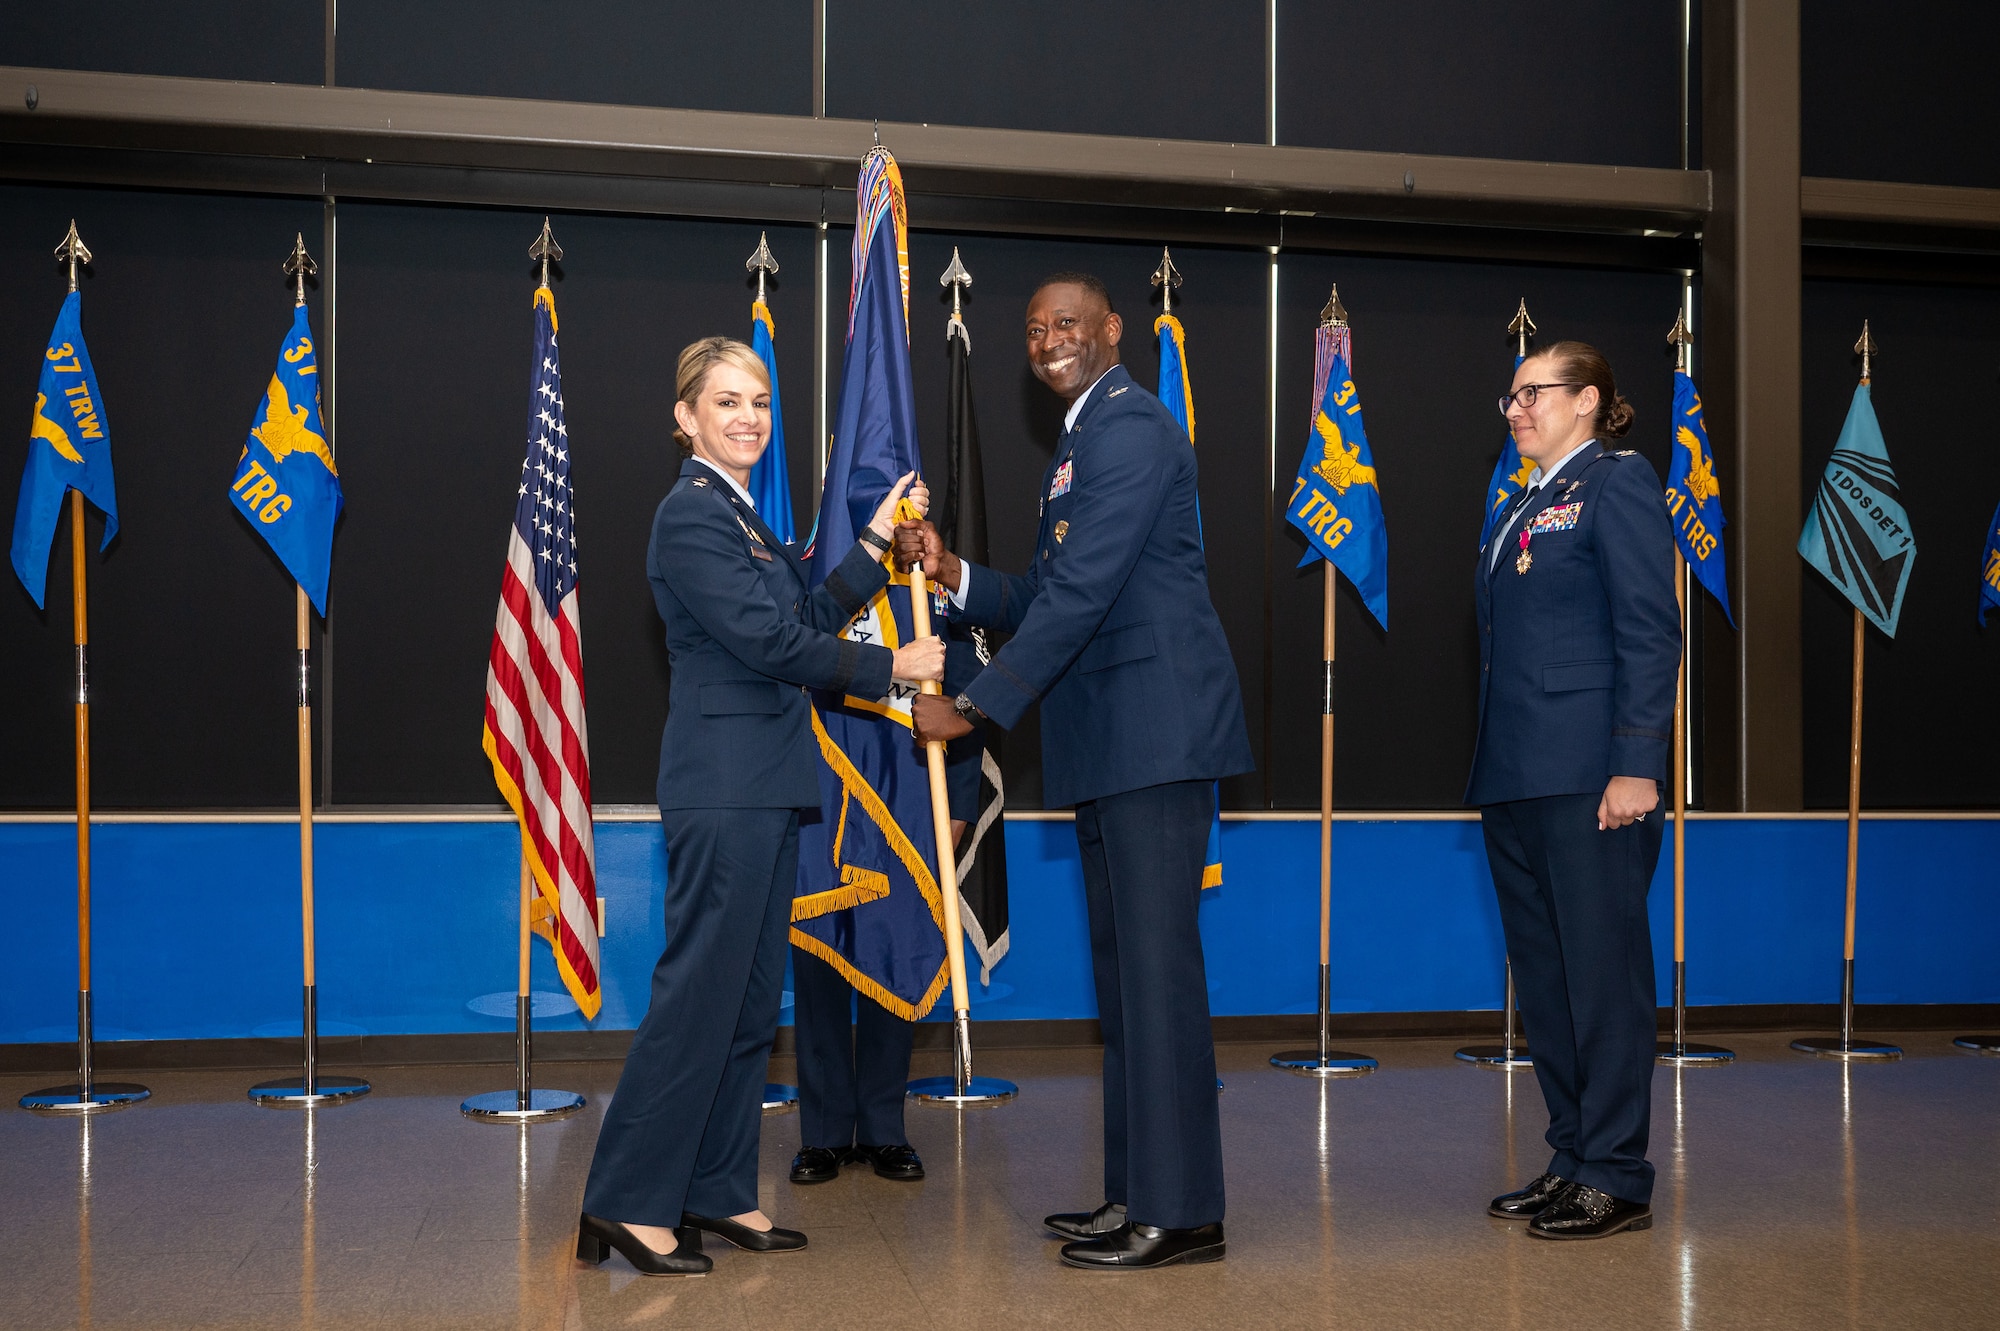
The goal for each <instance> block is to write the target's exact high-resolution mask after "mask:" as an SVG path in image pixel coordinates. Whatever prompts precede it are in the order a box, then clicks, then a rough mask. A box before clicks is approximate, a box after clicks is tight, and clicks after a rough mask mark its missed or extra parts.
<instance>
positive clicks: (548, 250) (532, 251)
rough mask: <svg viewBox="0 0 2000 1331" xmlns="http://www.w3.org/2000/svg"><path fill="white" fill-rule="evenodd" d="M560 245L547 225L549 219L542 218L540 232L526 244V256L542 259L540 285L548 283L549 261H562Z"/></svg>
mask: <svg viewBox="0 0 2000 1331" xmlns="http://www.w3.org/2000/svg"><path fill="white" fill-rule="evenodd" d="M562 256H563V255H562V246H560V245H558V244H556V233H555V232H554V231H553V230H552V229H550V227H549V219H548V218H546V217H544V218H543V219H542V234H541V235H539V236H536V237H535V243H534V244H532V245H530V246H528V257H529V258H530V259H540V260H541V261H542V283H541V284H542V285H543V286H547V285H548V284H549V262H550V260H554V261H555V262H557V263H561V262H562Z"/></svg>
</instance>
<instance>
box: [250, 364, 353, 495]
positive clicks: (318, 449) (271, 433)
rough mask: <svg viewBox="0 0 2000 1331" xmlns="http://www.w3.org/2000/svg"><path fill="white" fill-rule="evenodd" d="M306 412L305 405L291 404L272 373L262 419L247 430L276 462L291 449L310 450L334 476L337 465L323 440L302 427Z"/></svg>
mask: <svg viewBox="0 0 2000 1331" xmlns="http://www.w3.org/2000/svg"><path fill="white" fill-rule="evenodd" d="M310 414H311V413H310V412H308V411H307V409H306V408H304V407H295V406H293V405H292V399H291V396H290V395H289V394H288V393H286V392H285V384H284V381H283V380H281V379H280V378H278V376H277V375H275V374H274V375H272V376H271V391H270V393H269V394H268V396H267V397H266V399H265V406H264V423H263V424H262V425H259V426H258V427H257V428H256V429H254V430H252V431H251V432H250V433H252V434H254V435H256V436H257V438H258V439H259V440H261V441H262V442H263V445H264V447H266V448H268V449H270V450H271V456H272V457H273V458H276V459H277V460H278V461H279V462H283V461H284V460H285V459H286V458H288V457H290V456H291V455H292V454H293V453H310V454H312V455H313V456H314V457H316V458H318V459H319V460H320V461H321V462H323V463H325V464H326V469H327V470H328V471H330V472H332V473H333V474H334V475H335V476H338V475H340V469H339V468H337V467H335V466H334V465H333V454H332V453H330V452H329V451H327V447H326V440H324V439H322V438H320V437H319V436H318V435H317V434H314V433H313V432H312V431H311V430H309V429H307V428H306V419H307V417H308V416H309V415H310Z"/></svg>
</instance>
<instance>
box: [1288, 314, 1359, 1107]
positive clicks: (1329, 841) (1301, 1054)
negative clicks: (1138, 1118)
mask: <svg viewBox="0 0 2000 1331" xmlns="http://www.w3.org/2000/svg"><path fill="white" fill-rule="evenodd" d="M1319 323H1320V327H1321V328H1323V329H1331V328H1346V327H1347V311H1346V310H1345V309H1344V308H1342V307H1341V304H1340V292H1339V290H1338V289H1335V290H1334V292H1333V293H1332V294H1331V295H1330V296H1328V297H1327V302H1326V308H1325V309H1323V310H1321V311H1320V312H1319ZM1314 387H1315V388H1316V389H1318V388H1323V385H1318V384H1316V385H1314ZM1319 402H1320V396H1319V393H1317V392H1315V393H1314V395H1313V410H1314V411H1315V412H1317V411H1318V410H1319ZM1320 571H1321V574H1322V576H1323V578H1324V581H1323V582H1322V583H1321V589H1320V658H1321V660H1320V665H1321V676H1320V686H1321V687H1320V706H1319V1041H1318V1043H1317V1045H1316V1046H1315V1047H1314V1048H1311V1049H1287V1050H1285V1051H1284V1052H1282V1053H1277V1054H1273V1055H1271V1066H1272V1067H1277V1068H1284V1069H1285V1070H1286V1071H1288V1072H1295V1073H1297V1074H1298V1075H1299V1076H1301V1077H1358V1076H1362V1075H1364V1074H1366V1073H1370V1072H1373V1071H1374V1070H1375V1069H1376V1068H1377V1067H1378V1066H1379V1065H1378V1064H1377V1063H1376V1061H1375V1060H1374V1059H1372V1058H1370V1057H1368V1055H1366V1054H1351V1053H1347V1052H1344V1051H1342V1050H1338V1049H1329V1048H1328V1047H1327V1023H1328V1017H1327V1009H1328V1007H1329V1005H1330V1004H1331V1003H1332V1000H1333V967H1332V962H1333V605H1334V602H1333V561H1332V560H1330V559H1322V560H1320Z"/></svg>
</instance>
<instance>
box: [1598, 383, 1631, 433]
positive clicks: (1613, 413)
mask: <svg viewBox="0 0 2000 1331" xmlns="http://www.w3.org/2000/svg"><path fill="white" fill-rule="evenodd" d="M1636 415H1638V413H1637V412H1635V411H1633V410H1632V404H1631V403H1630V402H1627V401H1626V400H1625V399H1624V398H1623V397H1622V396H1620V395H1618V394H1616V393H1614V394H1612V396H1611V405H1610V406H1609V407H1607V408H1605V410H1604V433H1606V434H1608V435H1610V436H1611V437H1612V438H1613V439H1623V438H1624V437H1625V432H1626V431H1627V430H1629V429H1631V428H1632V418H1633V417H1634V416H1636Z"/></svg>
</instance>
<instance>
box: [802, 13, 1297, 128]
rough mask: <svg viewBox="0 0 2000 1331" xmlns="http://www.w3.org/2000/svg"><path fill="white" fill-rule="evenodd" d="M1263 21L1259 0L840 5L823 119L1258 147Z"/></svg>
mask: <svg viewBox="0 0 2000 1331" xmlns="http://www.w3.org/2000/svg"><path fill="white" fill-rule="evenodd" d="M1264 24H1265V17H1264V5H1263V4H1262V3H1260V0H1207V2H1206V3H1203V0H1157V2H1156V3H1151V4H1142V3H1137V0H1023V2H1022V3H1017V4H1011V5H990V4H989V5H965V4H958V5H942V4H934V3H929V2H928V0H833V2H832V3H830V4H829V5H828V6H827V58H826V64H827V74H826V99H827V114H828V115H832V116H852V117H857V118H860V119H864V120H865V119H870V118H879V119H882V120H914V121H928V122H936V123H941V124H949V125H985V126H990V127H992V128H995V129H1035V130H1056V131H1065V132H1069V133H1077V134H1131V135H1140V136H1144V137H1148V138H1171V139H1224V140H1229V141H1232V142H1240V143H1262V142H1264V98H1265V89H1264ZM891 146H893V145H891Z"/></svg>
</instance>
